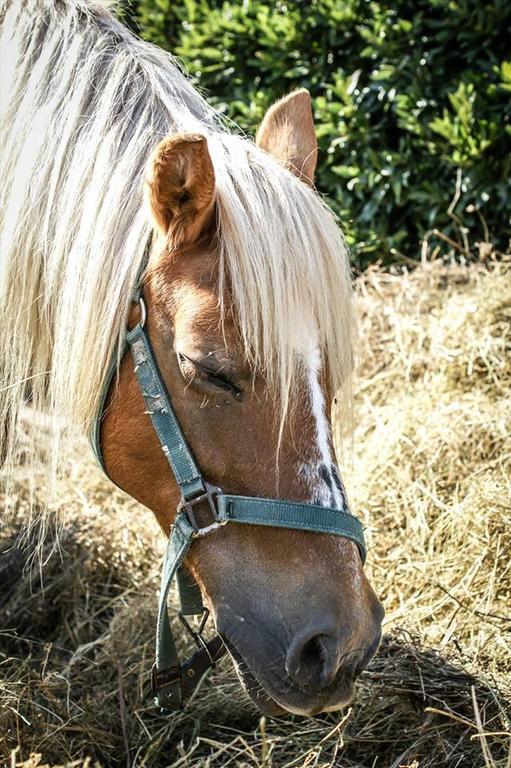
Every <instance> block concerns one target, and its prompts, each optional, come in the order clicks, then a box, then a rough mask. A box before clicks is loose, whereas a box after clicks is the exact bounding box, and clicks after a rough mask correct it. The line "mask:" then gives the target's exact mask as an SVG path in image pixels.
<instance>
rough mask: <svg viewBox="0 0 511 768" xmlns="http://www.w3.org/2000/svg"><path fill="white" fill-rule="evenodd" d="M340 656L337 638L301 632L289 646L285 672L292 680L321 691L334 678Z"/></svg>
mask: <svg viewBox="0 0 511 768" xmlns="http://www.w3.org/2000/svg"><path fill="white" fill-rule="evenodd" d="M342 655H343V649H342V644H341V641H340V640H339V639H338V638H336V637H334V636H333V635H330V634H326V633H317V634H313V635H312V636H311V634H310V633H303V634H301V635H298V636H297V637H296V638H295V639H294V641H293V642H292V644H291V646H290V648H289V651H288V654H287V658H286V672H287V674H288V675H289V677H290V678H291V679H292V680H294V682H295V683H298V684H299V685H307V686H310V687H311V688H314V689H316V690H321V689H322V688H326V687H327V686H328V685H330V683H332V682H333V681H334V680H335V676H336V675H337V672H338V671H339V666H340V663H341V658H342Z"/></svg>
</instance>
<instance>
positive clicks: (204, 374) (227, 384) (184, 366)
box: [178, 352, 242, 399]
mask: <svg viewBox="0 0 511 768" xmlns="http://www.w3.org/2000/svg"><path fill="white" fill-rule="evenodd" d="M178 359H179V367H180V369H181V373H182V374H183V376H184V377H185V379H186V380H187V381H195V382H198V383H200V384H203V385H205V386H207V387H209V388H214V389H218V390H221V391H223V392H229V394H231V395H232V396H233V397H235V398H236V399H240V398H241V395H242V392H241V389H239V387H237V386H236V385H235V384H234V383H233V382H232V381H231V380H230V379H229V378H227V376H226V375H225V374H224V373H223V372H222V370H221V369H220V368H218V367H213V366H214V361H208V362H207V363H205V362H204V361H202V360H193V359H192V358H191V357H188V355H185V354H183V353H182V352H179V353H178Z"/></svg>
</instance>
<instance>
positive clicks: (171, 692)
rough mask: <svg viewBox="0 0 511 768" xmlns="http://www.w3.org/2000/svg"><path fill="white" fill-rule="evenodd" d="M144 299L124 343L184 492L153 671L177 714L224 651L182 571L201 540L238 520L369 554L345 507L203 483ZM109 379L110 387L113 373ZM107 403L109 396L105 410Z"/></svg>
mask: <svg viewBox="0 0 511 768" xmlns="http://www.w3.org/2000/svg"><path fill="white" fill-rule="evenodd" d="M139 301H140V306H141V310H142V317H141V321H140V322H139V323H138V324H137V325H136V326H135V327H134V328H133V330H131V331H129V332H128V334H127V337H126V341H127V344H128V346H129V347H130V349H131V355H132V357H133V362H134V370H135V374H136V376H137V379H138V383H139V385H140V389H141V392H142V395H143V398H144V402H145V406H146V413H147V415H148V416H149V418H150V419H151V422H152V425H153V427H154V430H155V432H156V434H157V436H158V439H159V441H160V445H161V447H162V450H163V453H164V454H165V457H166V459H167V461H168V463H169V465H170V468H171V470H172V473H173V475H174V477H175V479H176V482H177V484H178V486H179V489H180V491H181V502H180V504H179V507H178V511H177V515H176V518H175V520H174V524H173V526H172V529H171V532H170V536H169V540H168V544H167V551H166V553H165V558H164V561H163V569H162V578H161V586H160V598H159V605H158V621H157V628H156V662H155V664H154V666H153V672H152V681H153V692H154V694H155V696H156V701H157V703H158V704H159V705H160V706H162V707H166V708H169V709H176V708H179V707H180V706H181V705H182V703H183V701H184V700H185V699H187V698H188V697H189V696H190V695H191V694H192V693H193V691H194V690H195V689H196V688H197V686H198V684H199V683H200V681H201V679H202V678H203V677H204V674H205V673H206V672H207V671H208V670H209V669H211V667H213V666H214V664H215V662H216V661H218V660H219V659H220V658H221V657H222V656H223V655H224V653H225V652H226V649H225V646H224V644H223V642H222V639H221V637H220V636H219V635H218V634H217V635H215V636H213V638H212V639H211V640H208V641H206V640H204V639H203V637H202V630H203V628H204V624H205V621H206V619H207V616H208V611H207V610H206V609H205V608H204V606H203V603H202V596H201V592H200V589H199V587H198V585H197V583H196V582H195V580H194V579H193V577H192V576H191V574H190V573H189V572H188V571H187V570H186V568H185V566H184V560H185V557H186V555H187V553H188V551H189V549H190V546H191V545H192V543H193V540H194V539H195V538H197V537H200V536H206V535H209V534H211V533H213V532H215V531H217V530H218V529H219V528H220V527H221V526H223V525H225V524H226V523H229V522H233V523H246V524H250V525H266V526H270V527H275V528H291V529H295V530H304V531H313V532H316V533H328V534H335V535H338V536H343V537H345V538H347V539H350V540H351V541H353V542H354V543H355V544H356V545H357V547H358V549H359V552H360V556H361V558H362V561H363V562H364V561H365V557H366V549H365V543H364V532H363V528H362V524H361V522H360V520H358V519H357V518H356V517H355V516H354V515H352V514H350V512H349V511H348V510H347V509H345V508H343V509H334V508H331V507H322V506H318V505H314V504H304V503H300V502H294V501H285V500H282V499H261V498H255V497H252V496H236V495H232V494H224V493H222V491H221V490H220V489H219V488H215V487H213V486H211V485H210V484H209V483H207V482H206V481H205V479H204V478H203V476H202V474H201V472H200V470H199V467H198V466H197V463H196V461H195V458H194V456H193V454H192V452H191V450H190V447H189V446H188V443H187V442H186V438H185V436H184V434H183V431H182V429H181V426H180V424H179V420H178V418H177V415H176V413H175V411H174V409H173V407H172V403H171V401H170V397H169V394H168V392H167V389H166V387H165V383H164V381H163V378H162V376H161V373H160V370H159V368H158V363H157V361H156V357H155V355H154V351H153V349H152V347H151V342H150V340H149V337H148V335H147V332H146V330H145V328H144V324H145V317H146V307H145V304H144V301H143V298H142V297H141V296H140V297H139ZM109 375H110V378H109V381H108V384H107V387H106V388H107V389H108V386H109V384H110V381H111V377H112V376H113V373H110V374H109ZM104 402H105V398H104V397H103V399H102V407H103V406H104ZM101 415H102V412H100V413H99V414H98V420H97V423H96V425H95V428H94V432H93V435H92V439H93V445H94V447H95V453H96V456H97V458H98V460H99V461H100V463H101V465H102V467H103V469H105V467H104V463H103V459H102V455H101V449H100V444H99V432H100V420H101ZM197 507H199V508H200V510H201V515H202V517H201V519H204V512H205V511H206V510H208V512H209V519H208V521H207V524H206V525H203V526H201V525H200V524H199V522H198V520H197V517H196V514H195V512H196V508H197ZM174 577H177V581H178V587H179V595H180V600H181V611H180V612H179V618H180V619H181V621H182V623H183V625H184V626H185V628H186V629H187V631H188V632H189V633H190V634H191V636H192V637H193V639H194V641H195V643H196V645H197V651H196V652H195V653H194V654H193V655H192V656H191V657H190V658H189V659H188V660H187V661H185V662H184V663H183V664H181V663H180V661H179V656H178V653H177V649H176V644H175V642H174V637H173V634H172V629H171V625H170V619H169V614H168V606H167V600H168V594H169V590H170V586H171V583H172V581H173V579H174ZM194 615H201V616H202V619H201V621H200V626H199V629H198V630H194V629H193V628H192V627H191V626H190V624H189V623H188V620H187V617H189V616H194Z"/></svg>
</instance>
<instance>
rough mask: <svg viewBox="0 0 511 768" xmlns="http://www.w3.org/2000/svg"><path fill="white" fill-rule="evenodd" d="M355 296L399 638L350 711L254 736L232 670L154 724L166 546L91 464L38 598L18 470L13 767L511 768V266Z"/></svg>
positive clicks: (263, 727)
mask: <svg viewBox="0 0 511 768" xmlns="http://www.w3.org/2000/svg"><path fill="white" fill-rule="evenodd" d="M358 293H359V308H360V312H361V340H360V344H361V355H360V358H361V359H360V372H361V377H360V381H359V388H358V389H359V391H358V399H357V418H356V423H357V429H356V435H355V446H356V449H355V456H354V459H353V464H352V467H351V470H350V468H349V467H347V468H346V469H345V474H347V475H349V478H348V487H349V488H350V489H351V495H352V501H353V506H354V508H355V509H356V510H357V512H358V513H359V514H360V515H361V516H362V518H363V519H364V520H365V522H366V524H367V526H368V528H369V530H368V538H369V552H370V555H369V561H370V563H369V568H370V570H371V572H372V573H371V577H372V580H373V583H374V584H375V585H376V588H377V591H378V592H379V594H380V595H381V596H382V597H383V600H384V603H385V606H386V609H387V618H386V632H387V634H386V636H385V639H384V642H383V644H382V647H381V649H380V651H379V653H378V655H377V657H376V658H375V660H374V661H373V663H372V664H371V666H370V668H369V669H368V670H367V671H366V672H365V673H364V674H363V676H362V678H361V681H360V685H359V690H358V697H357V701H356V703H355V705H354V706H353V708H352V710H351V711H350V712H349V713H344V715H343V716H342V717H341V716H340V715H339V714H337V715H325V716H321V717H318V718H315V719H312V720H304V719H300V718H289V719H282V720H277V719H276V720H268V721H265V720H264V719H263V720H260V718H259V716H258V714H257V713H256V712H255V710H254V708H253V706H252V705H251V703H250V702H249V701H248V700H247V699H246V698H245V696H244V694H243V693H242V691H241V689H240V687H239V685H238V683H237V681H236V679H235V677H234V674H233V672H232V670H231V668H230V666H229V664H228V663H224V664H223V665H222V666H221V668H220V669H218V670H217V671H216V672H215V674H214V676H213V677H212V678H211V679H210V680H209V681H208V682H207V683H206V684H205V685H204V686H203V688H202V690H201V691H200V692H199V694H198V695H197V697H196V700H195V701H194V703H193V706H192V707H191V708H190V709H189V711H186V712H184V713H181V714H178V715H175V716H173V717H166V716H163V715H161V714H160V713H159V712H158V711H156V710H155V708H154V707H153V704H152V701H151V696H150V692H149V685H148V670H149V668H150V665H151V661H152V653H153V632H154V617H155V611H156V590H157V583H158V568H159V561H160V557H161V553H162V549H163V542H162V541H161V538H160V536H159V534H158V531H157V528H156V525H155V523H154V520H153V519H152V516H151V514H150V513H148V512H147V511H145V510H143V509H141V508H140V507H139V506H137V505H136V504H135V503H134V502H132V501H131V500H129V499H127V498H126V497H125V496H124V495H123V494H122V493H120V492H118V491H116V490H113V489H112V487H111V486H110V484H109V483H108V482H107V481H106V480H105V479H103V478H102V477H101V476H100V475H99V474H98V472H97V471H96V469H95V468H94V466H93V465H92V463H91V462H89V461H86V460H84V459H83V455H84V451H83V446H78V447H77V453H76V460H75V461H74V462H73V464H72V465H71V466H70V470H69V472H70V474H69V483H68V490H67V493H66V497H65V498H64V503H65V505H66V512H67V520H68V526H67V529H66V531H65V533H64V534H63V536H62V537H61V541H60V550H59V549H56V548H55V547H53V548H52V546H51V544H50V543H47V544H45V547H44V549H43V552H42V555H43V558H42V559H43V562H44V561H46V562H45V564H44V568H43V577H44V578H43V583H42V585H41V580H40V576H39V572H38V570H37V568H32V569H31V570H30V569H28V566H27V562H26V561H27V558H26V554H25V552H24V551H22V550H20V549H18V548H17V546H16V544H15V539H16V535H17V533H18V530H19V528H20V526H21V523H22V520H23V513H24V511H25V509H26V506H27V499H28V494H29V493H34V494H35V496H36V498H37V497H38V496H39V495H42V494H43V493H44V483H43V481H42V479H41V478H34V477H31V478H26V477H24V474H23V467H20V470H19V488H18V491H17V495H16V498H15V499H14V502H15V506H16V508H17V510H18V514H17V517H15V518H14V519H12V520H11V521H10V522H9V523H8V524H7V525H6V527H5V529H4V532H3V538H2V541H1V543H0V549H1V550H2V552H3V554H2V555H0V627H1V630H0V677H1V683H0V756H2V755H5V763H6V765H7V764H10V765H11V766H23V768H42V766H46V765H47V766H57V765H58V766H63V765H69V766H76V768H82V767H83V768H93V767H94V766H96V765H99V766H104V767H106V766H114V765H126V766H128V765H129V766H131V765H133V766H154V767H155V768H159V767H160V766H161V767H163V766H165V767H167V768H178V767H179V768H185V767H186V768H199V767H200V768H206V767H211V768H216V767H217V766H222V767H223V766H240V767H242V766H251V767H252V766H254V767H255V766H257V768H263V766H264V768H270V767H271V766H273V767H274V768H300V767H301V768H305V767H307V768H311V767H312V766H316V767H317V768H319V767H320V766H322V767H323V768H326V766H343V768H355V767H356V768H380V767H381V768H398V767H399V766H403V767H404V766H410V768H412V767H413V768H443V767H444V766H445V768H458V766H459V767H460V768H466V767H468V768H482V766H486V768H504V766H508V765H509V762H508V761H509V760H510V759H511V758H510V757H509V749H510V737H509V734H508V735H506V732H509V730H510V722H509V721H510V710H509V696H510V685H511V657H510V653H509V642H510V640H511V636H510V634H511V633H510V630H511V624H510V621H509V616H508V614H509V603H510V598H511V594H510V593H511V563H510V561H509V552H510V551H511V532H510V526H509V519H510V511H511V500H510V498H511V494H510V472H509V470H510V466H511V456H510V451H511V447H510V441H509V437H508V435H509V433H510V423H509V421H510V416H511V414H510V405H509V392H510V388H511V354H510V352H511V349H510V345H511V281H510V279H509V270H508V268H507V266H506V265H505V264H495V265H491V267H483V266H479V265H471V266H460V265H454V264H452V265H446V264H443V263H442V262H435V263H432V264H425V265H423V266H421V267H419V268H418V269H416V270H415V271H414V272H413V273H412V274H402V275H397V274H389V273H385V272H382V271H380V270H378V269H372V270H370V271H369V272H368V273H366V274H365V275H363V276H362V277H361V278H360V279H359V281H358ZM29 481H30V482H29ZM506 522H507V525H506ZM32 536H33V537H34V540H37V536H38V532H37V530H33V531H32ZM36 563H37V561H36ZM0 764H3V763H2V759H0Z"/></svg>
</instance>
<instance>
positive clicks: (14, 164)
mask: <svg viewBox="0 0 511 768" xmlns="http://www.w3.org/2000/svg"><path fill="white" fill-rule="evenodd" d="M0 18H1V19H2V22H1V38H0V44H1V48H2V58H3V61H2V72H3V75H2V79H3V82H2V92H3V94H4V97H3V99H2V106H1V116H0V131H1V146H2V188H1V193H0V231H1V242H0V247H1V250H0V254H1V256H0V258H1V261H0V307H1V322H0V379H1V381H0V436H2V434H3V445H2V448H3V453H4V455H5V459H6V464H5V466H6V468H7V473H8V472H9V468H10V467H12V465H13V462H14V461H15V459H16V456H17V453H18V450H19V445H18V438H17V430H16V422H17V420H18V415H19V413H20V410H21V408H22V406H23V404H24V403H25V402H26V400H27V398H29V399H30V402H31V407H32V409H34V410H35V411H41V412H44V413H46V414H48V421H49V423H51V424H52V425H53V427H54V428H53V430H52V438H51V446H50V449H49V451H46V452H45V455H44V462H45V463H46V464H47V465H48V466H49V467H50V468H52V471H56V470H57V467H58V464H59V462H60V460H61V459H63V458H64V453H63V451H62V446H63V444H64V443H63V442H62V437H63V436H65V435H69V434H72V435H75V434H76V433H77V432H82V433H88V432H89V430H90V428H91V424H92V422H93V420H94V418H95V414H96V411H97V408H98V402H99V399H100V397H101V392H102V388H103V386H104V382H105V376H106V372H107V369H108V366H109V362H110V360H111V359H112V356H113V355H115V354H116V352H117V354H118V355H119V350H120V349H121V345H122V340H123V335H124V328H125V322H126V317H127V312H128V309H129V306H130V297H131V295H132V291H133V288H134V284H135V282H136V279H137V274H138V272H139V268H140V264H141V261H142V258H143V254H144V248H145V245H146V241H147V239H148V235H149V232H150V229H151V227H150V224H149V221H148V219H147V217H146V213H145V209H144V205H143V199H142V188H143V177H144V173H145V166H146V162H147V159H148V157H149V155H150V153H151V150H152V149H153V147H154V146H155V144H156V143H157V142H158V141H159V140H160V139H161V138H162V137H164V136H166V135H168V134H172V133H175V132H182V131H192V132H200V133H203V134H204V135H206V136H207V138H208V146H209V150H210V154H211V157H212V161H213V165H214V169H215V174H216V182H217V210H218V233H219V242H220V249H221V259H220V268H221V271H222V275H223V279H224V280H225V279H228V280H229V284H230V286H231V288H232V294H233V298H234V302H235V306H236V310H237V316H238V321H239V324H240V328H241V331H242V335H243V339H244V342H245V345H246V351H247V355H250V356H251V357H252V359H253V361H254V364H255V365H257V366H260V367H264V368H265V370H266V372H267V374H268V375H269V377H270V379H271V380H272V381H274V382H275V384H276V386H278V387H279V389H280V391H281V392H282V393H283V398H282V402H283V403H287V401H288V400H289V389H290V387H291V383H292V381H293V375H294V370H295V368H296V366H297V364H298V363H297V355H296V345H297V339H298V340H299V339H300V337H302V336H303V335H304V334H307V333H309V337H311V327H312V326H313V327H314V328H315V329H316V330H315V331H314V339H315V342H314V343H317V345H318V346H319V348H320V350H321V354H322V355H323V359H324V360H326V361H327V363H328V367H329V370H330V374H331V379H332V384H333V386H334V388H337V387H338V386H339V384H340V383H341V382H342V381H343V380H344V379H345V378H346V376H347V375H348V373H349V371H350V370H351V365H352V343H351V334H352V310H351V296H350V294H351V288H350V276H349V267H348V260H347V257H346V251H345V247H344V243H343V239H342V235H341V232H340V230H339V227H338V224H337V222H336V220H335V218H334V216H333V215H332V213H331V212H330V210H329V209H328V208H327V206H326V205H325V204H324V202H323V201H322V200H321V198H320V197H319V196H318V195H317V194H316V193H315V192H313V191H312V190H311V189H310V188H309V187H307V185H305V184H304V183H302V182H300V181H298V180H297V179H296V178H295V177H294V176H292V175H291V174H290V173H289V172H288V171H287V170H285V169H284V168H282V167H281V166H280V165H278V164H277V162H276V161H275V160H274V159H273V158H272V157H271V156H270V155H268V154H266V153H264V152H263V151H262V150H260V149H258V148H257V147H256V146H255V144H254V143H253V142H252V141H250V140H248V139H246V138H243V137H240V136H238V135H234V134H233V133H231V132H230V131H229V129H228V127H227V126H226V125H225V124H224V123H223V121H222V119H221V118H220V116H219V115H217V114H216V113H215V112H214V111H213V110H212V109H211V107H210V106H208V104H207V103H206V101H205V100H204V99H203V98H202V97H201V96H200V95H199V93H197V91H196V90H194V88H193V87H192V85H191V84H190V82H189V81H188V80H187V79H186V77H185V76H184V75H183V73H182V72H181V71H180V69H179V67H178V65H177V64H176V61H175V60H174V59H173V58H172V57H171V56H170V55H168V54H167V53H165V52H163V51H161V50H159V49H157V48H155V47H154V46H152V45H149V44H147V43H144V42H142V41H140V40H139V39H137V38H136V37H135V36H134V35H132V34H131V33H130V32H129V31H128V30H127V29H126V28H124V27H123V26H122V25H121V23H120V22H119V21H117V19H116V18H115V17H114V16H113V14H112V13H111V11H110V10H109V7H108V4H107V3H102V2H98V0H87V1H86V0H26V1H25V2H23V3H20V2H15V1H14V0H13V1H12V2H7V4H6V5H5V7H3V8H2V11H1V16H0ZM30 439H31V440H32V441H35V437H32V438H30ZM25 450H26V455H27V456H28V458H29V459H30V460H32V459H33V458H34V457H35V456H36V454H37V450H36V445H35V442H33V444H32V447H31V448H29V449H25Z"/></svg>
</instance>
